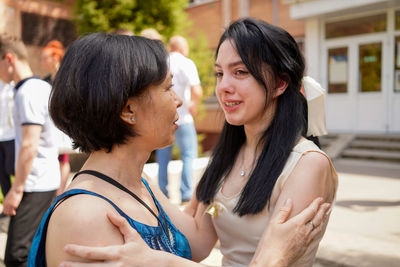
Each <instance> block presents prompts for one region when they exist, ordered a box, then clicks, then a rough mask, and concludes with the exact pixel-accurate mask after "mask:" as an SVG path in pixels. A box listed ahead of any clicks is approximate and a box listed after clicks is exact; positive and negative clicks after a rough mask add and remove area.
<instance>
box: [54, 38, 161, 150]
mask: <svg viewBox="0 0 400 267" xmlns="http://www.w3.org/2000/svg"><path fill="white" fill-rule="evenodd" d="M167 56H168V53H167V51H166V50H165V48H164V45H163V44H162V43H161V42H160V41H156V40H150V39H147V38H144V37H140V36H125V35H116V34H106V33H93V34H89V35H86V36H84V37H81V38H79V39H78V40H76V41H75V42H74V43H72V44H71V46H70V47H69V49H68V51H67V52H66V54H65V56H64V58H63V60H62V63H61V66H60V69H59V70H58V72H57V74H56V77H55V80H54V84H53V90H52V93H51V97H50V104H49V109H50V115H51V117H52V119H53V121H54V123H55V125H56V126H57V127H58V128H60V129H61V130H62V131H63V132H64V133H66V134H67V135H68V136H70V137H71V138H72V141H73V147H74V148H75V149H76V148H79V149H80V150H81V151H83V152H88V153H90V152H92V151H97V150H101V149H105V150H106V151H107V152H110V151H111V150H112V148H113V146H114V145H118V144H124V143H125V142H126V140H127V138H128V137H133V136H135V135H136V133H135V132H134V131H133V130H132V128H131V127H130V126H129V125H128V124H126V123H125V122H124V121H123V120H122V119H121V113H122V110H123V108H124V106H125V104H126V102H127V100H128V98H130V97H136V96H140V95H142V94H143V93H145V92H146V90H147V88H148V87H149V86H150V85H158V84H161V83H162V82H163V81H164V80H165V78H166V75H167V72H168V63H167Z"/></svg>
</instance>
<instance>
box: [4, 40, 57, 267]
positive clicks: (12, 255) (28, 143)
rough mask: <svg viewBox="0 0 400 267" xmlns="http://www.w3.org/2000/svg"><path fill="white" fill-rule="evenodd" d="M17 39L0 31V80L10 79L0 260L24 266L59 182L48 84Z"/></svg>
mask: <svg viewBox="0 0 400 267" xmlns="http://www.w3.org/2000/svg"><path fill="white" fill-rule="evenodd" d="M27 58H28V56H27V52H26V48H25V46H24V44H23V43H22V41H20V40H18V39H16V38H11V37H8V36H0V79H1V80H3V81H4V82H6V83H9V82H10V81H12V80H13V81H15V82H16V86H15V103H14V104H15V108H14V122H15V152H16V157H15V159H16V164H15V179H14V183H13V184H12V186H11V188H10V190H9V192H8V193H7V195H6V196H5V198H4V202H3V212H4V214H6V215H10V216H11V219H10V226H9V229H8V236H7V244H6V252H5V258H4V263H5V264H6V266H13V267H18V266H26V264H27V260H28V254H29V249H30V245H31V243H32V240H33V237H34V235H35V232H36V229H37V227H38V226H39V223H40V220H41V218H42V216H43V215H44V213H45V211H46V210H47V208H48V207H49V206H50V204H51V200H52V199H53V197H54V196H55V192H56V190H57V189H58V188H59V186H60V169H59V166H58V159H57V156H58V151H57V144H56V142H57V138H56V133H57V130H56V128H55V126H54V124H53V122H52V120H51V119H50V116H49V110H48V101H49V96H50V91H51V86H50V84H48V83H47V82H45V81H43V80H41V79H40V78H38V77H34V76H33V73H32V70H31V68H30V66H29V63H28V60H27Z"/></svg>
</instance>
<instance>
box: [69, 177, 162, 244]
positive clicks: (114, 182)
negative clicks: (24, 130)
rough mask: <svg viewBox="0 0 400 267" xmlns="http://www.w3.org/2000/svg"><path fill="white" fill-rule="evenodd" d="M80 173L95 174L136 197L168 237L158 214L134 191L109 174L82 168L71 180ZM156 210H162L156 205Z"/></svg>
mask: <svg viewBox="0 0 400 267" xmlns="http://www.w3.org/2000/svg"><path fill="white" fill-rule="evenodd" d="M80 174H89V175H93V176H96V177H97V178H99V179H101V180H103V181H105V182H108V183H110V184H112V185H114V186H115V187H117V188H119V189H120V190H122V191H124V192H126V193H128V194H129V195H131V196H132V197H133V198H134V199H136V200H137V201H138V202H139V203H140V204H142V205H143V206H144V207H145V208H146V209H148V210H149V211H150V213H151V214H152V215H153V216H154V217H155V218H156V219H157V221H158V222H159V223H160V226H161V227H162V228H163V230H164V231H165V234H166V235H167V237H169V234H168V230H167V229H166V228H167V226H166V225H164V223H162V222H161V220H160V218H158V216H157V215H156V214H155V213H154V211H153V210H152V209H151V208H150V207H149V206H148V205H147V204H146V203H145V202H144V201H143V200H141V199H140V198H139V197H138V196H137V195H136V194H135V193H133V192H132V191H130V190H129V189H128V188H126V187H125V186H123V185H122V184H120V183H119V182H117V181H115V180H114V179H112V178H111V177H109V176H107V175H105V174H103V173H100V172H98V171H93V170H83V171H80V172H78V173H76V174H75V175H74V177H73V178H72V180H74V179H75V178H76V177H77V176H78V175H80ZM152 197H153V196H152ZM153 201H154V204H155V205H156V207H157V204H156V203H155V200H154V198H153ZM157 210H158V212H159V213H162V211H160V210H159V209H158V207H157ZM162 216H163V214H162ZM163 218H164V219H165V217H164V216H163Z"/></svg>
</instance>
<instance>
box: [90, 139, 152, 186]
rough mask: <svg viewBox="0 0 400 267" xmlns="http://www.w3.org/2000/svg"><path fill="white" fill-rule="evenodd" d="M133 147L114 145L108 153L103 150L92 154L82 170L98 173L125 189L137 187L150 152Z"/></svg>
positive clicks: (130, 145) (129, 145)
mask: <svg viewBox="0 0 400 267" xmlns="http://www.w3.org/2000/svg"><path fill="white" fill-rule="evenodd" d="M133 147H134V146H133V145H132V144H125V145H115V146H114V147H113V150H112V151H111V152H109V153H107V152H106V151H104V150H100V151H95V152H92V153H91V154H90V156H89V158H88V160H87V161H86V163H85V165H84V166H83V167H82V169H83V170H85V169H86V170H96V171H99V172H101V173H103V174H105V175H108V176H110V177H111V178H112V179H114V180H116V181H118V182H119V183H120V184H122V185H124V186H125V187H127V188H135V187H138V186H139V185H140V183H141V175H142V172H143V167H144V164H145V163H146V162H147V160H148V158H149V156H150V153H151V151H145V150H140V149H133Z"/></svg>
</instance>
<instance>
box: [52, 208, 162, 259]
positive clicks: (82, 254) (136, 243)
mask: <svg viewBox="0 0 400 267" xmlns="http://www.w3.org/2000/svg"><path fill="white" fill-rule="evenodd" d="M107 217H108V219H109V220H110V221H111V222H112V223H113V224H114V226H115V227H116V228H117V229H119V231H120V232H121V234H122V235H123V239H124V244H123V245H114V246H107V247H95V246H80V245H74V244H68V245H66V246H65V247H64V249H65V251H66V252H67V253H68V254H70V255H71V256H74V257H75V258H76V259H77V260H74V261H64V262H63V263H62V264H61V265H60V266H63V267H81V266H87V267H89V266H98V264H99V262H100V261H101V262H102V264H104V266H121V267H123V266H126V267H128V266H129V267H136V266H157V267H162V266H163V264H164V263H163V262H164V261H162V260H161V259H160V258H162V257H163V255H164V254H163V253H162V252H161V251H156V250H152V249H151V248H150V247H149V246H148V245H147V244H146V243H145V242H144V241H143V239H142V238H141V237H140V235H139V234H138V233H137V232H136V231H135V230H134V229H133V228H132V227H131V226H130V225H129V224H128V222H127V221H126V220H125V219H124V218H123V217H121V216H119V215H116V214H114V213H107ZM86 261H92V263H85V262H86ZM165 266H167V265H166V264H165Z"/></svg>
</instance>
